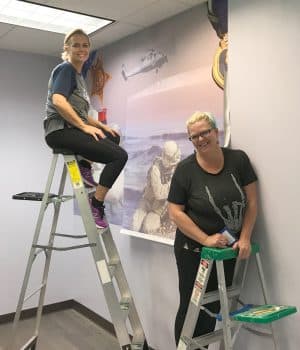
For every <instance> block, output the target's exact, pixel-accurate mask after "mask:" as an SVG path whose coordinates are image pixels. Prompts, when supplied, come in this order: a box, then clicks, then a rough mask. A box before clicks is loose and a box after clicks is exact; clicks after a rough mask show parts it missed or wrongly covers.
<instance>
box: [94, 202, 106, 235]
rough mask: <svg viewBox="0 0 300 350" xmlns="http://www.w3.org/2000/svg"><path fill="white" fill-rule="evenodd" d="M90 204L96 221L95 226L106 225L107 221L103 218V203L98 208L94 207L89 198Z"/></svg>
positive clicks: (103, 226)
mask: <svg viewBox="0 0 300 350" xmlns="http://www.w3.org/2000/svg"><path fill="white" fill-rule="evenodd" d="M90 206H91V210H92V214H93V217H94V220H95V223H96V226H97V228H106V227H108V223H107V221H106V219H105V214H104V208H105V207H104V205H103V206H101V207H100V208H97V207H94V206H93V204H92V201H91V200H90Z"/></svg>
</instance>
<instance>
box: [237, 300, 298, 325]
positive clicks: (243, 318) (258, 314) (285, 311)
mask: <svg viewBox="0 0 300 350" xmlns="http://www.w3.org/2000/svg"><path fill="white" fill-rule="evenodd" d="M296 312H297V308H296V307H295V306H286V305H272V304H269V305H260V306H255V307H252V308H250V309H249V310H247V311H244V312H241V313H238V314H236V315H234V316H233V319H234V320H236V321H240V322H250V323H270V322H274V321H277V320H279V319H281V318H283V317H286V316H289V315H292V314H294V313H296Z"/></svg>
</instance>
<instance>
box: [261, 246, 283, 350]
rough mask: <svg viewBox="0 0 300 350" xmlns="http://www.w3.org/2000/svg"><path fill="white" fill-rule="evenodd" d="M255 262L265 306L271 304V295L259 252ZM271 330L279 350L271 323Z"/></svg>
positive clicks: (275, 345)
mask: <svg viewBox="0 0 300 350" xmlns="http://www.w3.org/2000/svg"><path fill="white" fill-rule="evenodd" d="M255 261H256V266H257V270H258V276H259V279H260V284H261V288H262V292H263V296H264V301H265V304H269V303H270V297H269V293H268V289H267V283H266V280H265V275H264V271H263V267H262V262H261V258H260V254H259V252H257V253H256V254H255ZM269 326H270V330H271V333H272V339H273V343H274V349H275V350H279V345H278V344H279V339H278V335H277V333H276V332H275V329H274V325H273V324H272V323H270V325H269Z"/></svg>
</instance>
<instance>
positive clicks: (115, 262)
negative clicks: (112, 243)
mask: <svg viewBox="0 0 300 350" xmlns="http://www.w3.org/2000/svg"><path fill="white" fill-rule="evenodd" d="M120 263H121V262H120V259H117V258H115V259H110V260H109V262H108V264H107V265H108V269H109V272H110V275H111V277H114V276H115V272H116V269H117V268H118V266H120Z"/></svg>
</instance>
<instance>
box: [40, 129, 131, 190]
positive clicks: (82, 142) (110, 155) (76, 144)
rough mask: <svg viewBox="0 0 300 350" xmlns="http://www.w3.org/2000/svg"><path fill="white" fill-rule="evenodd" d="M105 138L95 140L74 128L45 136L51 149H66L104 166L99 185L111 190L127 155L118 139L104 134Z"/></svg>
mask: <svg viewBox="0 0 300 350" xmlns="http://www.w3.org/2000/svg"><path fill="white" fill-rule="evenodd" d="M104 133H105V135H106V138H104V139H99V141H97V140H95V138H94V137H93V136H92V135H89V134H86V133H84V132H83V131H81V130H79V129H76V128H65V129H62V130H57V131H53V132H52V133H50V134H49V135H47V136H46V142H47V144H48V146H49V147H51V148H66V149H68V150H70V151H72V152H74V154H77V155H80V156H82V157H84V158H86V159H88V160H91V161H93V162H96V163H103V164H106V166H105V167H104V169H103V171H102V173H101V175H100V179H99V185H101V186H104V187H107V188H111V187H112V185H113V184H114V182H115V181H116V179H117V177H118V176H119V174H120V172H121V171H122V169H123V168H124V166H125V164H126V162H127V159H128V154H127V152H126V151H125V150H124V149H123V148H121V147H120V146H119V142H120V137H119V136H118V135H117V136H113V135H111V134H110V133H106V132H104Z"/></svg>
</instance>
